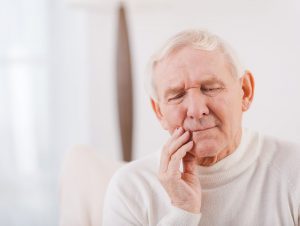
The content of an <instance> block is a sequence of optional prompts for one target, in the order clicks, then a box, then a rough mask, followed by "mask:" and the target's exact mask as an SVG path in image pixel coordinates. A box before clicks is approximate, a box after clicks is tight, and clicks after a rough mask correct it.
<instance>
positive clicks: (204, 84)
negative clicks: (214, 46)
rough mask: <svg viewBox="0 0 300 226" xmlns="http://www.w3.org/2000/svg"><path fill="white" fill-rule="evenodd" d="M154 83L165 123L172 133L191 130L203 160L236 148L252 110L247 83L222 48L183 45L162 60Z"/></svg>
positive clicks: (158, 112) (156, 105)
mask: <svg viewBox="0 0 300 226" xmlns="http://www.w3.org/2000/svg"><path fill="white" fill-rule="evenodd" d="M154 83H155V87H156V91H157V96H158V102H152V103H153V106H154V110H155V112H156V115H157V117H158V118H159V120H160V122H161V124H162V126H163V127H164V128H165V129H166V130H168V131H169V132H170V133H173V131H174V130H175V129H176V128H178V127H183V128H184V130H188V131H191V134H192V136H191V139H192V140H193V141H194V146H193V149H192V151H191V152H192V153H194V154H195V155H196V156H197V157H198V158H202V157H213V156H216V155H217V154H219V153H220V152H231V151H232V150H234V149H235V148H236V147H237V145H238V144H239V141H240V135H241V121H242V113H243V111H245V110H247V109H248V106H247V107H245V99H246V98H245V92H244V91H245V90H244V88H245V87H244V86H245V84H244V82H243V78H242V79H237V78H236V77H234V76H233V75H232V70H231V68H230V65H229V63H228V61H227V59H226V58H225V57H224V55H223V54H222V53H221V52H219V51H218V50H215V51H202V50H196V49H193V48H191V47H188V46H187V47H183V48H181V49H179V50H177V51H175V52H174V53H172V54H171V55H170V56H168V57H167V58H165V59H164V60H162V61H160V62H158V63H157V65H156V67H155V77H154ZM246 85H247V84H246Z"/></svg>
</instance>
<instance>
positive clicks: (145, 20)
mask: <svg viewBox="0 0 300 226" xmlns="http://www.w3.org/2000/svg"><path fill="white" fill-rule="evenodd" d="M145 2H146V3H145ZM98 6H99V5H98ZM127 9H128V13H129V15H128V19H129V29H130V32H131V35H130V38H131V47H132V57H133V72H134V75H133V76H134V97H135V117H136V118H135V133H134V137H135V143H134V152H135V158H138V157H141V156H144V155H145V154H147V153H150V152H152V151H153V150H155V149H157V148H158V147H159V146H160V145H161V144H162V143H163V142H164V141H165V140H166V139H167V137H168V134H167V133H166V132H164V131H163V130H162V129H161V128H160V125H159V123H158V122H157V121H156V119H155V116H154V114H153V113H152V111H151V107H150V103H149V100H148V97H147V95H146V92H145V91H144V87H143V79H144V75H145V67H146V64H147V61H148V59H149V57H150V56H151V54H153V53H154V51H155V50H157V49H158V48H159V47H160V46H161V45H162V44H163V43H164V42H165V41H166V40H167V38H169V37H170V36H171V35H173V34H175V33H176V32H178V31H180V30H182V29H187V28H206V29H208V30H211V31H213V32H215V33H217V34H219V35H220V36H221V37H223V38H224V39H225V40H227V41H228V42H229V43H231V44H232V46H233V47H234V48H235V49H236V51H237V52H238V54H239V55H240V57H241V59H242V62H243V63H244V65H245V67H246V68H248V69H250V70H251V71H252V73H253V74H254V76H255V79H256V95H255V99H254V103H253V105H252V107H251V109H250V111H248V112H247V113H246V114H245V120H244V125H245V126H246V127H250V128H253V129H255V130H260V131H262V132H264V133H267V134H271V135H274V136H278V137H281V138H283V139H288V140H292V141H296V142H298V141H299V140H300V135H299V133H298V132H297V130H298V129H300V119H299V117H297V116H298V115H299V113H300V107H299V104H298V102H297V99H298V98H299V97H300V89H298V84H300V77H298V75H299V74H300V68H299V67H298V64H297V63H298V62H297V61H298V59H300V45H299V43H298V40H300V28H299V26H298V21H300V4H299V1H298V0H287V1H277V0H267V1H249V0H228V1H217V0H211V1H205V2H203V1H192V0H190V1H161V3H158V1H155V2H153V3H151V1H148V2H147V1H144V3H143V2H142V3H141V2H139V1H130V2H129V4H128V5H127ZM73 10H83V9H80V7H79V8H77V9H73ZM84 10H85V12H86V13H87V15H88V16H87V17H88V22H87V23H88V28H87V29H88V31H87V42H88V44H87V45H88V49H87V62H88V65H89V66H88V68H89V72H88V78H87V79H88V80H89V81H88V82H89V84H90V85H89V89H88V91H89V94H88V95H90V97H89V106H90V107H89V112H90V113H89V114H90V115H89V116H90V118H89V120H90V127H89V134H90V139H91V140H90V143H91V144H92V145H94V146H96V148H98V149H99V150H100V151H101V152H102V153H103V154H105V155H106V156H110V157H113V158H120V154H119V152H120V143H119V137H118V135H116V133H117V131H118V128H117V126H118V125H117V114H116V104H115V101H116V97H115V84H114V83H115V79H114V77H113V76H114V66H115V65H114V59H115V58H114V54H115V34H116V16H117V15H116V7H115V5H113V4H112V5H111V6H110V7H108V6H107V5H103V6H101V4H100V7H97V8H96V7H95V8H89V7H87V8H85V9H84Z"/></svg>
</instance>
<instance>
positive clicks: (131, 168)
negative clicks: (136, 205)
mask: <svg viewBox="0 0 300 226" xmlns="http://www.w3.org/2000/svg"><path fill="white" fill-rule="evenodd" d="M159 161H160V151H156V152H154V153H152V154H150V155H148V156H146V157H143V158H141V159H138V160H134V161H132V162H130V163H127V164H125V165H123V166H122V167H120V168H119V169H118V170H117V171H116V172H115V174H114V175H113V177H112V179H111V186H117V187H122V189H124V187H125V188H126V187H129V186H133V185H134V186H135V188H136V187H138V186H144V185H145V184H150V183H152V182H153V180H156V179H157V173H158V167H159Z"/></svg>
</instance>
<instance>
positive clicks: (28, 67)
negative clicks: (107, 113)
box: [0, 0, 89, 226]
mask: <svg viewBox="0 0 300 226" xmlns="http://www.w3.org/2000/svg"><path fill="white" fill-rule="evenodd" d="M84 26H85V24H84V14H83V13H81V14H80V13H76V12H72V11H71V10H69V9H68V8H67V7H66V5H65V4H64V2H63V1H52V0H26V1H23V0H13V1H11V0H2V1H1V5H0V32H1V35H0V155H1V157H0V212H1V214H0V225H5V226H10V225H11V226H14V225H24V226H27V225H28V226H34V225H44V226H47V225H49V226H53V225H57V222H58V197H59V185H58V181H59V172H60V162H61V160H62V158H63V155H64V152H65V151H66V150H67V149H68V148H70V146H71V145H72V144H76V143H89V142H88V141H89V140H88V139H89V138H88V129H86V128H87V124H88V123H89V122H88V119H86V118H87V117H85V116H87V115H86V112H87V110H78V109H85V108H86V107H87V106H86V105H85V104H86V98H85V96H84V95H85V94H83V93H85V91H86V88H85V87H86V86H85V82H86V81H87V78H88V76H87V74H88V73H86V72H85V71H84V70H85V68H84V66H82V65H84V63H85V61H84V60H83V61H81V62H79V63H78V64H77V65H76V66H74V64H73V63H74V61H76V60H78V59H77V58H76V57H81V59H84V57H83V56H84V52H85V47H84V44H85V42H84V40H83V39H84V37H85V35H86V34H85V33H84V32H83V30H84ZM76 32H78V34H80V35H77V36H76V35H74V34H75V33H76ZM75 36H76V37H75ZM73 37H75V38H73ZM72 38H73V39H72ZM70 40H71V41H70ZM72 56H73V58H72ZM68 62H69V64H68ZM78 68H81V70H78ZM81 94H83V95H81ZM78 97H80V98H78ZM74 122H75V123H74ZM72 125H73V126H72ZM72 131H73V132H72Z"/></svg>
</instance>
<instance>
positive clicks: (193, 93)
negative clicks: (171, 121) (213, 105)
mask: <svg viewBox="0 0 300 226" xmlns="http://www.w3.org/2000/svg"><path fill="white" fill-rule="evenodd" d="M186 104H187V106H186V107H187V117H188V118H190V119H196V120H197V119H201V118H202V117H203V116H207V115H208V114H209V108H208V106H207V97H206V96H205V95H203V94H202V93H201V91H200V90H199V89H194V90H190V92H189V95H188V101H187V103H186Z"/></svg>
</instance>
